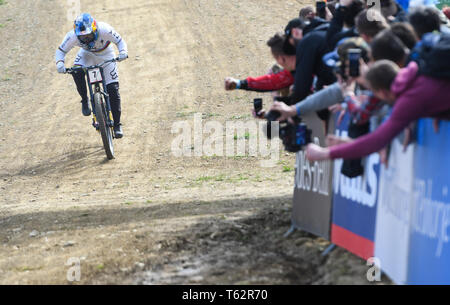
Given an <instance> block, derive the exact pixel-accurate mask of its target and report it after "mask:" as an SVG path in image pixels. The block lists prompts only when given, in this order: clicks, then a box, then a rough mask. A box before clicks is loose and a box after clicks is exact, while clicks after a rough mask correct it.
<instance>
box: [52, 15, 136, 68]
mask: <svg viewBox="0 0 450 305" xmlns="http://www.w3.org/2000/svg"><path fill="white" fill-rule="evenodd" d="M97 31H98V38H97V40H96V41H95V44H94V46H93V47H92V48H89V46H88V45H87V44H84V43H81V41H80V40H79V39H78V37H77V35H76V34H75V30H72V31H70V32H69V33H67V35H66V37H64V40H63V42H62V43H61V45H60V46H59V48H58V50H56V54H55V61H56V63H58V62H60V61H62V62H64V60H65V57H66V54H67V53H69V51H70V50H72V49H73V48H74V47H80V48H82V49H83V50H85V51H87V52H91V53H94V54H95V55H100V56H101V55H103V54H105V53H107V52H108V53H111V52H113V49H112V45H111V43H114V44H116V46H117V49H119V52H120V53H128V50H127V44H126V43H125V41H124V40H123V39H122V37H121V36H120V35H119V33H117V32H116V31H115V30H114V29H113V27H112V26H110V25H109V24H107V23H104V22H97Z"/></svg>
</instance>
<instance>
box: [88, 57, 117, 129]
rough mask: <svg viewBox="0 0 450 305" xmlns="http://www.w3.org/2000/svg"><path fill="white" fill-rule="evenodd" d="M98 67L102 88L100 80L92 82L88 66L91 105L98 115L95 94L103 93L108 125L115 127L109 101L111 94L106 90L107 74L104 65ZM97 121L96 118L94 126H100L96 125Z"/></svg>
mask: <svg viewBox="0 0 450 305" xmlns="http://www.w3.org/2000/svg"><path fill="white" fill-rule="evenodd" d="M96 68H99V70H100V73H101V76H102V81H101V84H102V87H103V88H100V82H92V83H91V79H90V77H89V73H88V72H89V68H87V71H86V72H87V73H86V77H87V81H88V85H89V93H90V96H91V107H92V109H93V113H94V116H97V114H96V113H95V106H94V94H95V93H97V92H99V93H100V94H102V95H103V97H104V98H105V103H106V111H107V113H108V116H107V118H106V120H107V123H108V126H109V127H114V121H113V119H112V113H111V104H110V103H109V94H108V93H107V92H106V83H105V76H104V73H103V67H102V66H97V67H96ZM95 124H96V121H95V119H94V127H95V128H98V126H96V125H95Z"/></svg>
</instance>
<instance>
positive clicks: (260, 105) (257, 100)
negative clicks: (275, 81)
mask: <svg viewBox="0 0 450 305" xmlns="http://www.w3.org/2000/svg"><path fill="white" fill-rule="evenodd" d="M253 108H254V109H255V114H256V116H258V117H259V116H260V115H261V114H260V112H261V110H262V109H263V100H262V98H255V99H254V100H253Z"/></svg>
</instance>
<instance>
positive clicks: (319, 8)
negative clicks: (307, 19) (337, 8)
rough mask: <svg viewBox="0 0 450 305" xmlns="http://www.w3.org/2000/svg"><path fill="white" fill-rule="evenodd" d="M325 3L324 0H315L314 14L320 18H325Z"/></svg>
mask: <svg viewBox="0 0 450 305" xmlns="http://www.w3.org/2000/svg"><path fill="white" fill-rule="evenodd" d="M326 7H327V3H326V2H325V1H317V2H316V15H317V16H318V17H320V18H322V19H325V18H326V15H327V12H326V10H325V9H326Z"/></svg>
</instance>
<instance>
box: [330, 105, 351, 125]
mask: <svg viewBox="0 0 450 305" xmlns="http://www.w3.org/2000/svg"><path fill="white" fill-rule="evenodd" d="M328 110H330V111H331V112H332V113H338V112H339V117H338V120H337V125H338V126H339V125H341V123H342V120H343V119H344V116H345V113H346V112H347V109H345V108H344V107H342V105H341V104H336V105H333V106H330V107H328Z"/></svg>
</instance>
